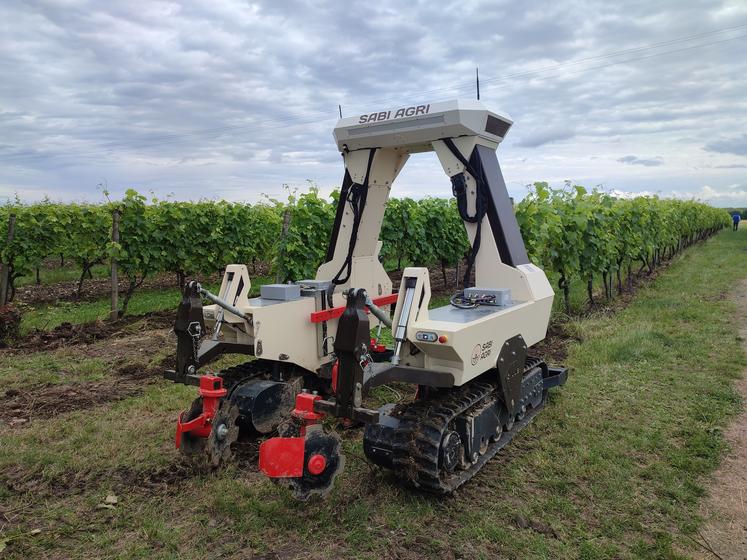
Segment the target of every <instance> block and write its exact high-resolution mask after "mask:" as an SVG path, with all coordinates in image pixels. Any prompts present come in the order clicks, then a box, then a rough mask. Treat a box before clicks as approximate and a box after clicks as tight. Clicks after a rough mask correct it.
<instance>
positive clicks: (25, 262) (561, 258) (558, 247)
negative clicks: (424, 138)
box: [0, 183, 730, 313]
mask: <svg viewBox="0 0 747 560" xmlns="http://www.w3.org/2000/svg"><path fill="white" fill-rule="evenodd" d="M337 204H338V195H337V193H334V194H333V195H332V197H331V199H330V200H327V199H325V198H323V197H321V196H320V195H319V193H318V191H317V190H315V189H312V190H311V191H310V192H307V193H303V194H300V195H298V196H296V195H293V196H290V197H289V199H288V201H287V202H285V203H281V202H279V201H274V200H267V201H266V202H265V203H260V204H254V205H249V204H241V203H229V202H224V201H218V202H213V201H200V202H174V201H160V200H147V199H146V197H145V196H143V195H141V194H139V193H137V192H135V191H128V192H127V194H126V196H125V197H124V198H123V200H121V201H117V202H110V203H107V204H98V205H95V204H55V203H51V202H41V203H37V204H22V203H18V202H17V203H14V204H6V205H4V206H2V207H0V224H3V225H4V224H9V222H10V216H11V215H13V216H14V217H15V219H14V231H13V235H12V241H10V242H7V241H6V237H5V235H3V236H2V243H3V244H2V245H0V257H1V258H2V262H3V263H6V264H7V265H8V270H9V278H8V298H7V299H8V300H11V301H12V299H13V296H14V293H15V284H16V281H17V279H18V278H20V277H23V276H28V275H30V274H33V273H34V271H35V270H37V271H38V268H39V267H40V266H41V265H42V263H43V262H45V261H46V260H48V259H51V258H57V259H60V260H61V261H62V262H66V261H67V262H74V263H75V264H76V266H77V267H78V269H79V271H80V278H79V283H78V292H80V289H81V287H82V285H83V283H84V281H85V278H86V277H87V276H90V270H91V268H92V267H93V266H94V265H96V264H101V263H106V262H108V261H109V259H111V258H115V259H116V261H117V264H118V269H119V273H120V274H121V275H123V276H124V278H125V280H126V286H127V288H126V291H125V294H124V298H123V300H122V309H121V311H122V313H124V312H126V310H127V305H128V302H129V301H130V299H131V297H132V295H133V293H134V292H135V290H136V289H137V288H138V287H139V286H141V285H142V283H143V281H144V280H145V279H146V278H148V277H152V276H153V275H155V274H158V273H172V274H174V275H175V278H176V281H177V283H178V284H181V283H182V281H183V279H184V278H185V276H186V275H190V274H191V275H194V274H199V273H212V272H216V271H219V270H221V269H222V267H223V266H224V265H225V264H226V263H247V264H249V265H250V269H252V270H256V266H257V264H258V263H262V264H264V265H269V266H271V268H272V270H273V272H274V274H275V275H276V276H277V278H278V279H279V280H281V281H285V280H291V279H302V278H310V277H313V276H314V273H315V271H316V268H317V266H318V265H319V264H320V263H321V262H322V261H323V260H324V256H325V253H326V249H327V242H328V239H329V233H330V228H331V225H332V223H333V221H334V212H335V207H336V205H337ZM515 211H516V216H517V219H518V222H519V225H520V227H521V230H522V235H523V237H524V240H525V243H526V246H527V250H528V252H529V256H530V258H531V259H532V261H533V262H535V263H537V264H539V265H540V266H542V267H543V268H545V269H546V270H548V271H549V272H550V273H551V274H552V277H553V278H554V280H555V282H557V288H558V289H559V290H560V292H561V293H562V294H563V300H564V305H565V308H566V311H569V309H570V303H569V286H570V284H571V283H572V282H574V281H579V280H581V281H583V282H584V283H585V284H586V289H587V294H588V298H589V299H590V300H592V301H593V298H594V289H595V286H594V282H595V281H598V280H597V279H601V282H602V284H603V291H604V294H605V296H606V297H607V298H611V297H613V295H614V291H615V289H614V282H613V280H614V279H615V278H616V279H617V291H622V290H623V286H624V284H625V282H630V279H631V272H632V270H633V268H635V267H638V270H639V271H640V270H643V269H648V270H649V271H653V270H654V269H655V267H656V266H657V265H658V264H660V263H661V262H662V260H664V259H667V258H671V257H672V256H673V255H674V254H676V253H677V252H679V251H681V250H682V249H683V248H684V247H687V246H689V245H691V244H692V243H694V242H696V241H698V240H701V239H704V238H706V237H708V236H710V235H712V234H713V233H714V232H716V231H718V230H720V229H721V228H723V227H725V226H728V225H729V223H730V222H729V219H730V218H729V215H728V213H727V212H725V211H724V210H719V209H715V208H712V207H710V206H708V205H705V204H702V203H698V202H693V201H680V200H663V199H659V198H656V197H638V198H634V199H619V198H614V197H612V196H611V195H609V194H606V193H604V192H601V191H598V190H593V191H587V190H586V189H584V188H583V187H580V186H574V187H566V188H563V189H552V188H550V187H548V185H547V184H546V183H535V184H534V186H533V187H532V188H531V189H530V193H529V195H528V196H527V197H525V198H524V199H523V200H522V201H521V202H519V203H518V204H517V205H516V208H515ZM115 214H116V215H117V218H118V222H119V227H118V229H119V232H118V233H119V242H117V241H113V239H112V222H113V219H114V218H113V217H114V216H115ZM0 227H2V228H3V229H4V226H0ZM0 231H1V230H0ZM381 240H382V242H383V249H382V254H381V257H382V258H383V259H384V264H385V267H386V268H387V269H388V270H401V269H402V268H403V266H406V265H409V264H418V265H424V266H429V267H435V268H440V270H441V271H442V273H443V277H444V284H446V269H447V268H448V267H455V266H459V263H460V262H461V261H462V259H463V258H464V256H465V254H466V253H467V252H468V250H469V244H468V241H467V236H466V234H465V231H464V227H463V225H462V221H461V219H460V218H459V215H458V212H457V210H456V203H455V201H454V200H453V199H452V200H447V199H440V198H426V199H423V200H412V199H409V198H404V199H392V200H390V201H389V204H388V206H387V209H386V214H385V217H384V224H383V227H382V232H381ZM456 277H457V278H459V274H457V275H456Z"/></svg>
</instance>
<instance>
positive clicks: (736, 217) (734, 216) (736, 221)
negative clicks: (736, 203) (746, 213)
mask: <svg viewBox="0 0 747 560" xmlns="http://www.w3.org/2000/svg"><path fill="white" fill-rule="evenodd" d="M741 219H742V216H740V215H739V212H734V214H732V216H731V220H732V222H733V223H734V229H733V231H737V230H738V229H739V221H740V220H741Z"/></svg>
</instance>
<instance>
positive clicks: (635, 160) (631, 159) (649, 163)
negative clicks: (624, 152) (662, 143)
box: [617, 156, 664, 167]
mask: <svg viewBox="0 0 747 560" xmlns="http://www.w3.org/2000/svg"><path fill="white" fill-rule="evenodd" d="M617 161H619V162H620V163H627V164H630V165H643V166H645V167H658V166H659V165H663V163H664V162H663V161H662V160H661V158H659V159H641V158H639V157H637V156H624V157H621V158H618V160H617Z"/></svg>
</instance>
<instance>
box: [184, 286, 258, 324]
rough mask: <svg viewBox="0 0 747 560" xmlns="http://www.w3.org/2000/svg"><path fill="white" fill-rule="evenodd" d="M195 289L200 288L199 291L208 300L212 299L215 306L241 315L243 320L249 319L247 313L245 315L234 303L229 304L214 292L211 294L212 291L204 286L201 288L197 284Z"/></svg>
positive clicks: (238, 315)
mask: <svg viewBox="0 0 747 560" xmlns="http://www.w3.org/2000/svg"><path fill="white" fill-rule="evenodd" d="M197 289H198V290H200V293H201V294H202V295H203V296H204V297H205V298H207V299H209V300H210V301H212V302H213V303H214V304H216V305H217V306H219V307H222V308H223V309H225V310H226V311H228V312H229V313H233V314H234V315H236V316H237V317H241V318H242V319H244V321H249V320H250V317H249V315H247V314H246V313H244V312H243V311H241V310H240V309H239V308H238V307H236V306H235V305H231V304H230V303H228V302H227V301H225V300H222V299H220V298H219V297H218V296H216V295H215V294H212V293H210V292H208V291H207V290H206V289H205V288H203V287H202V286H200V285H199V284H198V285H197Z"/></svg>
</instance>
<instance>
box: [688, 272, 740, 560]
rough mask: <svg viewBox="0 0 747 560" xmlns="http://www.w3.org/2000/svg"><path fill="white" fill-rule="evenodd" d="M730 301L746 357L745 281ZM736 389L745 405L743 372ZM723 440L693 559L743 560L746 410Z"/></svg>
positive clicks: (702, 510)
mask: <svg viewBox="0 0 747 560" xmlns="http://www.w3.org/2000/svg"><path fill="white" fill-rule="evenodd" d="M734 301H735V302H736V304H737V314H738V316H739V317H741V319H742V321H741V324H740V327H739V334H740V337H741V339H742V346H743V348H744V351H745V353H747V280H745V281H743V282H742V283H741V284H740V286H739V289H738V290H737V293H736V294H735V295H734ZM737 389H738V390H739V392H740V394H741V395H742V398H743V399H744V400H745V402H747V372H745V373H744V376H743V377H742V379H740V380H739V381H738V382H737ZM725 437H726V439H727V441H728V442H729V447H730V448H731V451H730V452H729V454H728V455H727V457H726V458H725V460H724V462H723V464H722V465H721V466H720V467H719V469H718V470H717V471H716V472H715V473H714V481H713V484H712V485H711V487H710V489H709V497H708V499H707V500H706V501H705V502H704V503H703V505H702V506H701V514H702V515H703V517H704V518H705V519H706V520H707V521H706V525H705V527H704V528H703V530H702V531H701V534H700V537H701V539H700V541H701V543H702V545H703V546H704V547H705V548H704V549H703V550H701V551H700V552H699V553H698V554H697V555H696V557H697V558H702V559H705V558H711V559H713V558H721V559H723V560H747V409H746V410H743V411H742V413H741V414H740V415H739V416H738V417H737V418H736V420H735V421H734V422H733V423H732V424H731V425H730V426H729V428H728V429H727V431H726V433H725ZM707 549H710V550H707Z"/></svg>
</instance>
